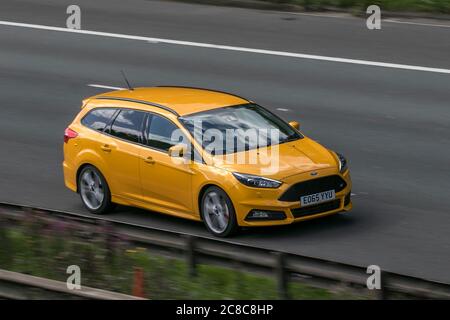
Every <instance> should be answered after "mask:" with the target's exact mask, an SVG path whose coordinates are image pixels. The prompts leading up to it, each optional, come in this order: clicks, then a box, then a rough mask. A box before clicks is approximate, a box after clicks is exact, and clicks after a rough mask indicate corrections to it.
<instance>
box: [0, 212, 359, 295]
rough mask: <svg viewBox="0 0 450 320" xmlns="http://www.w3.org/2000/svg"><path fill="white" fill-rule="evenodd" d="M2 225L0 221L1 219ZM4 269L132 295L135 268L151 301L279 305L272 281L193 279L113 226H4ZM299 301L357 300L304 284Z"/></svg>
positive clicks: (237, 275)
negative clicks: (72, 276)
mask: <svg viewBox="0 0 450 320" xmlns="http://www.w3.org/2000/svg"><path fill="white" fill-rule="evenodd" d="M0 220H1V216H0ZM0 243H2V245H1V246H0V269H6V270H11V271H16V272H20V273H26V274H31V275H35V276H39V277H45V278H49V279H55V280H59V281H66V278H67V276H68V275H67V274H66V269H67V267H68V266H69V265H78V266H80V268H81V272H82V285H84V286H89V287H94V288H101V289H105V290H110V291H116V292H122V293H126V294H131V293H132V287H133V274H134V270H135V268H142V269H143V270H144V283H145V289H144V290H145V293H146V297H148V298H151V299H277V298H278V293H277V286H276V283H275V281H274V278H272V277H263V276H260V275H256V274H251V273H247V272H242V271H236V270H231V269H227V268H223V267H217V266H209V265H208V266H207V265H200V266H199V267H198V275H197V276H196V277H190V276H189V275H188V270H187V267H186V264H185V263H184V261H182V260H178V259H171V258H166V257H162V256H157V255H152V254H150V253H149V252H147V251H146V250H145V249H142V248H134V247H133V246H132V245H131V244H130V243H129V242H128V241H127V240H126V238H124V237H121V236H120V235H117V234H114V230H112V229H111V228H110V227H108V226H106V225H105V226H101V227H98V226H91V227H86V226H85V225H81V224H74V223H68V222H63V221H59V220H54V221H47V220H46V219H42V218H39V217H34V216H31V217H30V218H28V219H26V221H25V222H23V223H22V224H21V225H19V226H17V225H14V226H7V224H6V223H4V221H0ZM289 290H290V294H291V296H292V297H293V298H294V299H342V298H354V297H353V296H350V295H348V293H346V292H345V291H344V292H330V291H327V290H324V289H318V288H313V287H310V286H306V285H303V284H301V283H297V282H296V283H291V284H290V288H289Z"/></svg>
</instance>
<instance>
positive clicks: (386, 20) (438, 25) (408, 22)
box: [382, 19, 450, 28]
mask: <svg viewBox="0 0 450 320" xmlns="http://www.w3.org/2000/svg"><path fill="white" fill-rule="evenodd" d="M382 21H383V22H390V23H400V24H411V25H415V26H422V27H438V28H450V25H448V24H434V23H425V22H410V21H399V20H392V19H384V20H382Z"/></svg>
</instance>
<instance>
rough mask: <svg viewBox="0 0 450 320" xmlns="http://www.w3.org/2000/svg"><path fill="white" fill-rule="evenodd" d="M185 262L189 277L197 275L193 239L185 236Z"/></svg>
mask: <svg viewBox="0 0 450 320" xmlns="http://www.w3.org/2000/svg"><path fill="white" fill-rule="evenodd" d="M186 262H187V266H188V270H189V276H191V277H195V276H196V275H197V262H196V257H195V237H193V236H190V235H188V236H186Z"/></svg>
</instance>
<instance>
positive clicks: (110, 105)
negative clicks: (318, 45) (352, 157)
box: [63, 87, 352, 237]
mask: <svg viewBox="0 0 450 320" xmlns="http://www.w3.org/2000/svg"><path fill="white" fill-rule="evenodd" d="M298 129H299V125H298V123H297V122H291V123H286V122H285V121H283V120H281V119H280V118H279V117H278V116H276V115H275V114H273V113H271V112H270V111H268V110H267V109H265V108H263V107H261V106H259V105H257V104H256V103H254V102H251V101H249V100H247V99H244V98H242V97H238V96H235V95H232V94H228V93H224V92H218V91H212V90H207V89H197V88H186V87H152V88H136V89H130V90H119V91H113V92H108V93H104V94H100V95H97V96H94V97H91V98H89V99H86V100H85V101H83V106H82V110H81V112H80V113H79V114H78V115H77V116H76V118H75V119H74V121H73V122H72V123H71V124H70V125H69V127H68V128H67V129H66V131H65V135H64V163H63V167H64V179H65V184H66V186H67V187H68V188H69V189H71V190H73V191H74V192H78V193H79V194H80V196H81V200H82V201H83V203H84V205H85V206H86V208H87V209H88V210H89V211H91V212H93V213H97V214H103V213H106V212H108V211H109V210H111V209H112V208H113V205H114V204H122V205H129V206H136V207H140V208H144V209H148V210H152V211H157V212H162V213H166V214H170V215H174V216H178V217H183V218H187V219H192V220H199V221H200V220H202V221H203V222H204V223H205V225H206V227H207V229H208V230H209V231H210V232H211V233H213V234H214V235H216V236H221V237H225V236H229V235H231V234H232V233H233V232H235V231H236V230H237V229H238V228H239V226H245V227H251V226H268V225H282V224H289V223H292V222H297V221H303V220H307V219H312V218H318V217H323V216H327V215H330V214H334V213H338V212H340V211H348V210H350V209H351V207H352V203H351V199H350V190H351V179H350V174H349V170H348V167H347V160H346V159H345V158H344V157H343V156H342V155H340V154H338V153H335V152H333V151H331V150H328V149H326V148H325V147H323V146H321V145H320V144H318V143H317V142H315V141H313V140H311V139H309V138H307V137H306V136H305V135H303V134H302V133H301V132H300V131H299V130H298Z"/></svg>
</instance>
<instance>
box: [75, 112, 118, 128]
mask: <svg viewBox="0 0 450 320" xmlns="http://www.w3.org/2000/svg"><path fill="white" fill-rule="evenodd" d="M114 112H116V109H112V108H101V109H94V110H92V111H90V112H89V113H88V114H87V115H86V116H85V117H84V118H83V119H82V120H81V123H82V124H83V125H85V126H86V127H89V128H91V129H94V130H99V131H102V130H103V129H105V127H106V125H107V124H108V123H109V121H110V120H111V117H112V116H113V115H114Z"/></svg>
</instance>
